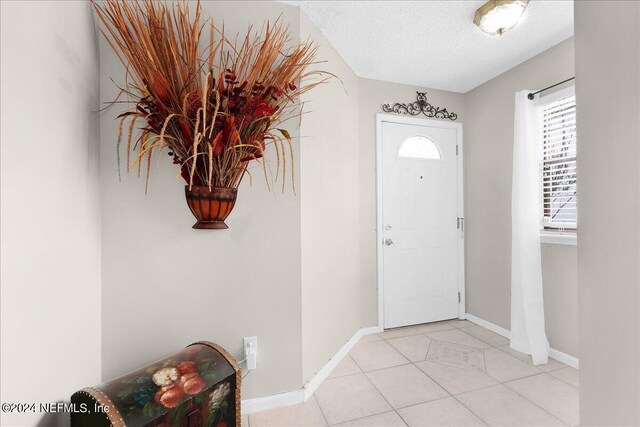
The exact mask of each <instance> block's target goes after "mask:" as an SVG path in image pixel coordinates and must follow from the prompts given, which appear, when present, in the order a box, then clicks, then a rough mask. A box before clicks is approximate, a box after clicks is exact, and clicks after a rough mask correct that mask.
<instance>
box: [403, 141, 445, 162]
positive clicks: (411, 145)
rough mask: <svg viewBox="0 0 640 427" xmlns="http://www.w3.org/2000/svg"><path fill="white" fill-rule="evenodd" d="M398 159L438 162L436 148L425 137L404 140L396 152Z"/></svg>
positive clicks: (438, 152)
mask: <svg viewBox="0 0 640 427" xmlns="http://www.w3.org/2000/svg"><path fill="white" fill-rule="evenodd" d="M398 156H399V157H404V158H408V159H433V160H440V159H441V158H442V156H441V155H440V150H439V149H438V146H437V145H436V144H435V142H433V141H432V140H430V139H429V138H427V137H426V136H412V137H410V138H407V139H405V140H404V142H403V143H402V145H401V146H400V150H399V151H398Z"/></svg>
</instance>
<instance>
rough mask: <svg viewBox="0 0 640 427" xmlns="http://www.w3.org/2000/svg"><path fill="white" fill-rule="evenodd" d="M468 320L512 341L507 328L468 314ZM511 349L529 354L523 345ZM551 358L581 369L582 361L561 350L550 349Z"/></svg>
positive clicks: (516, 344)
mask: <svg viewBox="0 0 640 427" xmlns="http://www.w3.org/2000/svg"><path fill="white" fill-rule="evenodd" d="M467 320H468V321H470V322H472V323H475V324H476V325H478V326H482V327H483V328H485V329H488V330H490V331H491V332H495V333H496V334H498V335H502V336H503V337H505V338H508V339H511V331H509V330H507V329H505V328H502V327H500V326H498V325H495V324H493V323H491V322H487V321H486V320H484V319H480V318H479V317H476V316H474V315H473V314H469V313H467ZM511 348H513V349H514V350H517V351H520V352H523V353H529V351H528V348H527V346H526V345H523V344H518V343H515V347H514V344H513V343H512V344H511ZM549 356H550V357H553V358H554V359H556V360H557V361H558V362H562V363H564V364H565V365H567V366H571V367H572V368H575V369H580V368H579V367H580V360H579V359H578V358H577V357H575V356H571V355H570V354H567V353H563V352H561V351H560V350H556V349H555V348H550V349H549Z"/></svg>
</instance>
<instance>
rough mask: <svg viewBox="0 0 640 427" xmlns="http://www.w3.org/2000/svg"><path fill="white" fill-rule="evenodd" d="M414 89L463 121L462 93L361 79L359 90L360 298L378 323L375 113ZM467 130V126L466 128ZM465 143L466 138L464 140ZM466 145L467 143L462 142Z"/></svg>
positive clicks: (410, 98)
mask: <svg viewBox="0 0 640 427" xmlns="http://www.w3.org/2000/svg"><path fill="white" fill-rule="evenodd" d="M416 91H421V92H425V91H426V92H427V100H428V102H430V103H431V104H432V105H434V106H437V107H441V108H447V110H448V111H449V112H454V113H457V114H458V120H457V122H459V123H462V124H463V125H465V120H466V114H465V102H464V95H462V94H460V93H454V92H447V91H441V90H435V89H425V88H421V87H414V86H408V85H402V84H398V83H390V82H383V81H379V80H371V79H360V90H359V97H358V99H359V102H358V104H359V109H360V114H359V129H360V135H359V140H360V165H359V169H360V180H359V181H360V215H359V224H358V226H359V231H360V270H361V272H360V274H361V280H362V281H363V283H366V284H367V285H368V288H367V292H366V293H364V294H363V295H362V300H361V302H360V305H361V307H363V308H364V310H365V313H366V317H363V318H365V319H368V321H369V322H370V323H371V324H377V319H378V306H377V301H378V294H377V286H376V276H377V274H376V132H375V129H376V127H375V114H376V113H380V112H382V104H383V103H385V102H389V103H392V104H393V103H396V102H400V103H409V102H413V101H415V99H416ZM465 132H466V129H465ZM465 144H466V141H465ZM465 146H466V145H465Z"/></svg>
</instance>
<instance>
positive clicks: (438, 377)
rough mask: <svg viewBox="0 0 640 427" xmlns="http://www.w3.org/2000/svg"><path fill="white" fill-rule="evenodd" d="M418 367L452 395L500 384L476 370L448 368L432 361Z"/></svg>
mask: <svg viewBox="0 0 640 427" xmlns="http://www.w3.org/2000/svg"><path fill="white" fill-rule="evenodd" d="M416 366H417V367H418V368H420V369H421V370H422V371H423V372H424V373H425V374H427V375H429V377H431V378H432V379H433V380H434V381H435V382H437V383H438V384H440V386H442V387H443V388H444V389H445V390H447V391H448V392H449V393H451V394H459V393H464V392H467V391H471V390H477V389H480V388H485V387H490V386H493V385H496V384H498V381H496V380H495V379H493V378H491V377H490V376H489V375H487V374H485V373H484V372H479V371H477V370H475V369H468V368H460V367H457V366H448V365H443V364H441V363H435V362H430V361H428V360H427V361H424V362H418V363H416Z"/></svg>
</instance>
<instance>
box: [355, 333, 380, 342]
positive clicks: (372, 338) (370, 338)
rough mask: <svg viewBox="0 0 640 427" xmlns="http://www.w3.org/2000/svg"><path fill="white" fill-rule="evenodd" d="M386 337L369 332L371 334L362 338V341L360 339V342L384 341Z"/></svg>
mask: <svg viewBox="0 0 640 427" xmlns="http://www.w3.org/2000/svg"><path fill="white" fill-rule="evenodd" d="M383 339H384V338H382V337H381V336H380V334H369V335H365V336H363V337H362V338H360V341H358V343H361V342H374V341H382V340H383Z"/></svg>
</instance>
